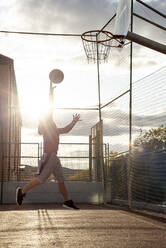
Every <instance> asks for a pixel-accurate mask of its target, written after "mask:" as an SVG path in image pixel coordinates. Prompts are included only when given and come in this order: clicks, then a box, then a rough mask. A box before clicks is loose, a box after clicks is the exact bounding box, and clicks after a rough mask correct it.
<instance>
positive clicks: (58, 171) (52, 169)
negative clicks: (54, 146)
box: [37, 152, 64, 183]
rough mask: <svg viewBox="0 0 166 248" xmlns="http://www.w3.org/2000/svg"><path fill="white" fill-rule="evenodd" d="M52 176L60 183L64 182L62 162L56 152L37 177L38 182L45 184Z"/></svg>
mask: <svg viewBox="0 0 166 248" xmlns="http://www.w3.org/2000/svg"><path fill="white" fill-rule="evenodd" d="M52 174H53V175H54V177H55V179H56V180H57V181H58V182H60V183H63V182H64V177H63V171H62V166H61V162H60V160H59V158H58V157H57V155H56V153H55V152H52V153H51V155H50V157H49V159H48V161H47V162H46V164H45V165H44V168H43V169H42V171H41V173H40V175H38V176H37V180H38V181H39V182H40V183H44V182H45V181H46V180H47V179H48V178H49V177H50V176H51V175H52Z"/></svg>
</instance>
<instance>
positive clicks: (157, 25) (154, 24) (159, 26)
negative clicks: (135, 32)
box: [133, 13, 166, 31]
mask: <svg viewBox="0 0 166 248" xmlns="http://www.w3.org/2000/svg"><path fill="white" fill-rule="evenodd" d="M133 15H134V16H136V17H138V18H140V19H142V20H143V21H145V22H148V23H150V24H152V25H153V26H156V27H158V28H160V29H162V30H165V31H166V27H163V26H161V25H159V24H157V23H155V22H152V21H150V20H148V19H146V18H145V17H143V16H140V15H138V14H136V13H133Z"/></svg>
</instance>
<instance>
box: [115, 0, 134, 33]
mask: <svg viewBox="0 0 166 248" xmlns="http://www.w3.org/2000/svg"><path fill="white" fill-rule="evenodd" d="M130 20H131V0H119V2H118V7H117V11H116V19H115V30H114V35H123V36H126V35H127V33H128V31H129V26H130Z"/></svg>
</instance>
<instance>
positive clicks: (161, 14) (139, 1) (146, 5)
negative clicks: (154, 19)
mask: <svg viewBox="0 0 166 248" xmlns="http://www.w3.org/2000/svg"><path fill="white" fill-rule="evenodd" d="M136 1H137V2H138V3H140V4H142V5H144V6H145V7H147V8H148V9H150V10H152V11H154V12H155V13H157V14H158V15H160V16H162V17H164V18H166V15H165V14H163V13H161V12H160V11H158V10H156V9H154V8H152V7H151V6H149V5H148V4H147V3H144V2H142V1H141V0H136Z"/></svg>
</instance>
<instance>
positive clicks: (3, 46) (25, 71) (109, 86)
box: [0, 0, 166, 149]
mask: <svg viewBox="0 0 166 248" xmlns="http://www.w3.org/2000/svg"><path fill="white" fill-rule="evenodd" d="M145 2H146V3H147V4H149V5H150V6H152V7H153V8H156V9H157V10H158V11H161V12H163V13H164V12H165V14H166V1H163V0H145ZM116 8H117V1H116V0H91V1H89V0H70V1H69V0H68V1H67V0H56V1H55V0H38V1H36V0H1V1H0V31H25V32H47V33H63V34H82V33H83V32H85V31H88V30H93V29H101V28H102V27H103V26H104V25H105V23H106V22H107V21H108V20H109V19H110V18H111V17H112V16H113V15H114V13H115V12H116ZM134 12H135V13H137V14H139V15H142V16H144V17H146V18H148V19H149V20H151V21H154V22H157V23H158V24H160V25H163V26H164V25H165V19H164V18H162V17H160V16H159V15H157V14H155V13H153V12H152V11H149V10H148V9H147V8H145V7H144V6H142V5H141V4H140V3H138V2H136V1H134ZM113 25H114V22H113V24H112V25H109V26H108V27H107V28H108V31H113V29H114V27H113ZM134 32H135V33H137V34H140V35H143V36H145V37H147V38H149V39H152V40H155V41H157V42H161V43H163V44H165V41H166V34H165V32H164V31H163V30H160V29H158V28H156V27H153V26H152V25H150V24H147V23H145V22H143V21H142V20H140V19H138V18H136V17H134ZM0 54H3V55H5V56H8V57H10V58H13V59H14V66H15V73H16V80H17V86H18V93H19V101H20V108H21V113H22V120H23V141H36V140H39V137H38V135H37V123H38V118H39V116H40V115H41V114H42V113H43V112H44V111H45V110H46V109H47V107H48V92H49V77H48V75H49V72H50V71H51V70H52V69H56V68H58V69H61V70H62V71H63V72H64V75H65V77H64V81H63V82H62V83H61V84H60V85H58V86H57V87H56V88H55V91H54V98H55V102H54V104H55V107H65V108H67V107H72V108H89V107H91V108H96V107H97V105H98V84H97V69H96V68H97V67H96V64H93V63H92V64H90V63H89V64H88V63H87V60H86V56H85V53H84V49H83V45H82V41H81V38H80V37H64V36H63V37H59V36H58V37H57V36H34V35H19V34H4V33H0ZM164 56H165V55H163V54H160V53H158V52H155V51H153V50H151V49H148V48H144V47H142V46H139V45H137V44H134V49H133V81H136V80H138V79H140V78H142V77H144V76H146V75H148V74H150V73H152V72H154V71H156V70H158V69H159V68H161V67H163V66H164V65H165V60H164V58H165V57H164ZM100 68H101V69H100V70H101V71H100V73H101V74H100V76H101V103H102V104H105V103H107V102H109V101H111V100H112V99H113V98H115V97H117V96H118V95H119V94H121V93H122V92H124V91H125V90H128V89H129V49H128V48H125V49H124V50H123V51H122V52H119V51H117V50H116V49H112V50H111V53H110V56H109V60H108V62H107V63H105V64H101V67H100ZM123 106H124V105H123V104H121V107H120V108H121V111H123V113H124V112H125V109H124V108H123ZM75 112H76V111H74V110H73V111H65V112H63V111H62V110H61V111H58V110H56V111H55V119H57V120H56V121H57V122H58V124H59V125H65V124H67V123H68V122H70V121H71V119H72V114H74V113H75ZM81 119H82V121H81V122H79V124H78V126H77V127H76V128H75V130H73V131H72V132H71V136H73V137H75V138H73V140H74V141H79V140H80V136H81V140H82V141H86V140H87V137H88V134H90V128H91V126H92V125H94V124H95V123H96V122H97V121H98V111H96V110H94V111H93V110H91V111H81ZM117 122H118V120H117ZM115 126H116V125H115ZM121 128H124V129H125V130H126V132H127V129H126V128H127V127H125V126H124V127H121ZM137 128H139V127H137ZM115 133H116V132H115ZM115 136H117V140H118V142H120V138H119V137H120V136H119V135H118V127H117V135H115ZM63 140H66V141H68V140H71V137H69V138H68V137H66V138H64V139H63ZM123 140H124V139H123ZM122 143H123V142H122ZM126 144H127V141H126V140H125V145H124V146H125V147H126ZM124 149H125V148H124Z"/></svg>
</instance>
